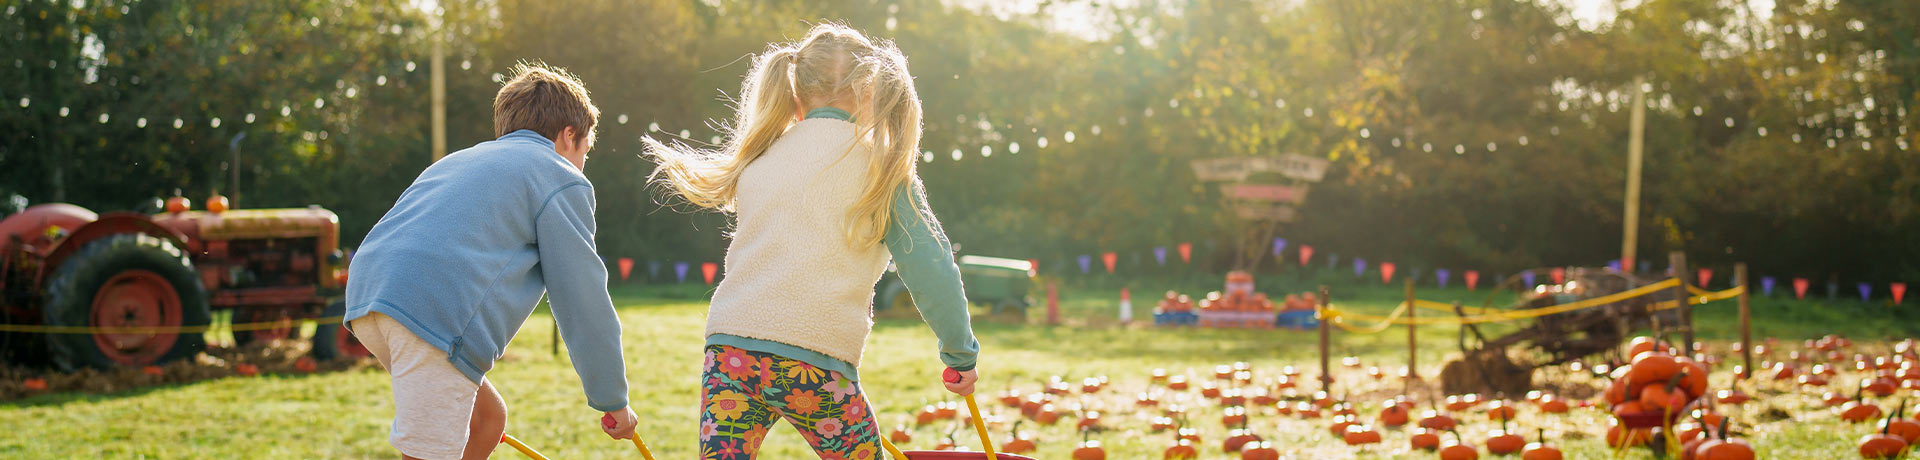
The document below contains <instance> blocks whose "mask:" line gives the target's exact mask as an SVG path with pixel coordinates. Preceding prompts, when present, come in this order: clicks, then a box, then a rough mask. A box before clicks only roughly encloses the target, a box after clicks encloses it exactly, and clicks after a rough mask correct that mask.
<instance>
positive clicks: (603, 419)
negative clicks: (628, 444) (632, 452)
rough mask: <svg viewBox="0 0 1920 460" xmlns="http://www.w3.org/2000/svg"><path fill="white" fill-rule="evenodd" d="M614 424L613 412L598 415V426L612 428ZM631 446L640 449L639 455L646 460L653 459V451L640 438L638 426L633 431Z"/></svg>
mask: <svg viewBox="0 0 1920 460" xmlns="http://www.w3.org/2000/svg"><path fill="white" fill-rule="evenodd" d="M614 425H615V423H614V421H613V414H601V415H600V426H603V427H607V428H613V426H614ZM633 447H637V448H639V449H640V456H641V457H645V458H646V459H647V460H653V452H652V451H649V450H647V443H646V442H645V441H641V440H640V432H639V430H638V427H636V428H635V430H634V433H633Z"/></svg>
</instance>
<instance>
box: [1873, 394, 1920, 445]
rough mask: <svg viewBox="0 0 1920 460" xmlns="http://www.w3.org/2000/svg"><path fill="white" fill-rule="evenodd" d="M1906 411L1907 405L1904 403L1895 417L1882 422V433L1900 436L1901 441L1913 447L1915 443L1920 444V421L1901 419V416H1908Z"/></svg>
mask: <svg viewBox="0 0 1920 460" xmlns="http://www.w3.org/2000/svg"><path fill="white" fill-rule="evenodd" d="M1906 411H1907V403H1906V402H1905V401H1902V402H1901V403H1900V409H1898V410H1895V411H1894V414H1893V416H1891V417H1887V419H1886V420H1885V421H1883V422H1881V426H1880V431H1883V432H1885V433H1884V434H1890V435H1893V436H1898V437H1899V438H1900V439H1901V440H1903V441H1906V442H1907V444H1909V445H1911V444H1913V443H1915V442H1920V421H1916V420H1914V419H1911V418H1901V415H1904V414H1906Z"/></svg>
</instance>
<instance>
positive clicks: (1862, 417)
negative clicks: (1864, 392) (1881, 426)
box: [1840, 393, 1880, 423]
mask: <svg viewBox="0 0 1920 460" xmlns="http://www.w3.org/2000/svg"><path fill="white" fill-rule="evenodd" d="M1860 396H1861V395H1860V394H1858V393H1856V394H1854V395H1853V397H1854V400H1853V401H1850V402H1848V403H1846V404H1843V405H1841V406H1840V419H1841V420H1846V421H1849V422H1853V423H1861V422H1865V421H1868V420H1873V419H1876V418H1880V406H1875V405H1872V404H1867V403H1866V402H1865V401H1861V400H1860V399H1859V398H1860Z"/></svg>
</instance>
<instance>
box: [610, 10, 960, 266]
mask: <svg viewBox="0 0 1920 460" xmlns="http://www.w3.org/2000/svg"><path fill="white" fill-rule="evenodd" d="M740 94H742V95H743V97H744V98H743V99H742V100H741V101H740V103H739V105H738V108H737V109H736V111H735V116H734V120H733V125H732V126H731V127H729V128H728V130H729V136H728V141H727V143H726V144H724V145H723V146H721V148H720V149H719V150H717V151H705V150H700V149H696V148H692V147H689V146H686V145H684V144H677V143H676V145H672V146H669V145H666V144H662V143H660V142H657V141H654V140H652V139H646V140H645V143H646V144H645V146H646V153H647V155H650V156H652V157H654V158H655V159H656V160H657V161H658V162H659V167H658V168H657V169H655V170H654V172H653V175H652V176H651V178H650V180H651V181H653V182H656V183H664V184H666V185H667V186H669V187H671V188H672V189H673V190H674V191H675V192H677V193H678V195H680V196H681V197H682V198H684V199H686V200H687V202H688V203H690V204H693V205H695V206H699V207H703V208H709V209H716V210H721V211H731V210H732V208H733V200H734V193H735V190H736V189H737V187H738V185H739V181H740V175H741V173H742V172H744V171H745V170H746V166H747V164H749V163H752V162H753V160H754V159H755V158H759V156H760V155H761V154H762V153H764V152H766V150H767V147H769V146H771V145H773V142H774V141H775V140H778V139H779V138H780V136H781V135H782V134H785V133H786V131H787V129H789V128H791V127H792V126H793V124H794V122H795V121H797V120H796V118H797V116H798V115H799V109H800V107H799V105H798V104H799V101H801V100H807V101H812V102H852V103H857V104H859V105H863V106H862V107H859V108H858V110H857V111H856V113H855V115H854V122H855V129H856V132H857V135H856V136H855V137H856V138H857V139H860V140H861V141H862V143H864V144H865V145H866V146H868V147H871V149H872V155H871V157H870V158H869V159H868V164H867V174H868V178H867V183H866V185H865V186H864V187H863V188H862V191H861V194H860V198H859V200H858V201H856V202H854V203H852V206H851V207H850V209H849V210H848V212H847V216H846V223H847V225H846V234H845V239H846V243H847V244H848V245H849V246H851V247H854V248H866V247H872V246H873V245H876V244H880V242H881V240H882V239H884V238H885V237H886V234H887V224H888V222H891V221H892V219H893V206H894V202H893V200H894V191H895V190H898V189H900V188H901V187H910V188H911V193H910V194H909V197H910V198H909V199H912V200H915V201H917V202H921V203H924V201H925V198H924V197H923V196H921V192H920V189H919V187H918V184H917V183H918V181H919V179H918V177H917V175H916V174H917V172H916V168H915V166H916V164H917V162H916V161H914V159H915V157H917V156H918V152H919V149H920V118H921V107H920V96H919V94H918V93H916V92H915V90H914V87H913V75H912V74H911V73H909V72H908V71H907V57H906V55H904V54H902V53H901V52H900V49H899V48H897V47H895V46H894V45H893V44H892V43H890V42H879V43H875V42H873V41H871V40H868V39H867V37H866V36H864V35H861V34H860V32H859V31H856V30H853V29H852V28H848V27H847V26H844V25H839V24H831V23H829V24H821V25H817V26H814V28H813V30H812V31H809V32H808V33H807V38H806V40H804V41H802V42H801V43H799V44H782V45H776V46H774V47H773V48H772V49H771V50H769V51H767V52H766V53H763V54H761V55H760V56H758V57H757V58H755V59H754V64H753V70H752V72H751V73H750V74H749V75H748V77H747V81H746V84H745V85H744V87H743V88H741V93H740ZM848 96H850V97H851V98H852V99H853V100H852V101H845V100H842V99H841V98H842V97H848ZM916 204H918V203H916ZM914 209H923V207H921V206H915V207H914ZM916 214H918V215H917V216H915V217H916V218H919V219H923V220H930V219H931V217H932V216H929V215H927V214H925V213H916Z"/></svg>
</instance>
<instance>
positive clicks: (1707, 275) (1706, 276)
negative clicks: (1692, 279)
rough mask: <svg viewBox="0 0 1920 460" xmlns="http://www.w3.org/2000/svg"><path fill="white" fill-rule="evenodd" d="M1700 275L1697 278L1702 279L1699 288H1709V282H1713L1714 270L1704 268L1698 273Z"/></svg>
mask: <svg viewBox="0 0 1920 460" xmlns="http://www.w3.org/2000/svg"><path fill="white" fill-rule="evenodd" d="M1698 273H1699V274H1698V275H1697V276H1698V277H1699V278H1700V284H1698V285H1697V286H1700V287H1707V282H1708V281H1713V269H1711V268H1702V269H1700V270H1699V271H1698Z"/></svg>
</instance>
